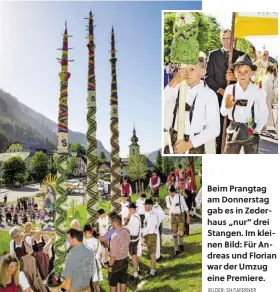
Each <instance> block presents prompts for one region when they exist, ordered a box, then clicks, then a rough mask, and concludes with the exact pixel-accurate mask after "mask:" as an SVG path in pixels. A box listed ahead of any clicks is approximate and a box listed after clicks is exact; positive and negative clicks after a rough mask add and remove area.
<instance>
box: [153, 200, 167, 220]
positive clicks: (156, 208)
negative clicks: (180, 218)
mask: <svg viewBox="0 0 280 292" xmlns="http://www.w3.org/2000/svg"><path fill="white" fill-rule="evenodd" d="M153 211H154V212H155V213H156V214H157V217H158V222H159V224H160V223H161V222H162V221H163V220H164V219H165V218H166V214H165V213H164V211H163V210H162V208H161V206H160V205H159V204H158V203H155V204H154V206H153Z"/></svg>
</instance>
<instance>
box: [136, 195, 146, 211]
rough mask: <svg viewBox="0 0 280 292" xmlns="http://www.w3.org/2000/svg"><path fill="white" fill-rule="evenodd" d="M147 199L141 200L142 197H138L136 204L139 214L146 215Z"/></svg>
mask: <svg viewBox="0 0 280 292" xmlns="http://www.w3.org/2000/svg"><path fill="white" fill-rule="evenodd" d="M144 204H145V200H141V199H138V200H137V201H136V206H137V209H136V210H137V213H138V214H139V215H145V213H146V210H145V205H144Z"/></svg>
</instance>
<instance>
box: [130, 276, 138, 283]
mask: <svg viewBox="0 0 280 292" xmlns="http://www.w3.org/2000/svg"><path fill="white" fill-rule="evenodd" d="M129 280H130V282H138V281H139V277H134V276H131V277H130V279H129Z"/></svg>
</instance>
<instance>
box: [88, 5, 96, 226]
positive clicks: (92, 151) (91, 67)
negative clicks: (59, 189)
mask: <svg viewBox="0 0 280 292" xmlns="http://www.w3.org/2000/svg"><path fill="white" fill-rule="evenodd" d="M87 19H88V21H89V24H88V31H89V34H88V44H87V47H88V51H89V54H88V94H87V108H88V113H87V122H88V129H87V143H88V145H87V193H88V196H89V200H88V201H87V211H88V221H89V223H95V221H96V220H97V219H98V214H97V211H96V209H97V206H96V204H97V203H98V193H97V187H96V185H97V182H98V177H97V156H96V151H97V140H96V118H95V115H96V84H95V64H94V53H95V44H94V36H93V28H94V26H93V15H92V12H91V11H90V13H89V17H88V18H87Z"/></svg>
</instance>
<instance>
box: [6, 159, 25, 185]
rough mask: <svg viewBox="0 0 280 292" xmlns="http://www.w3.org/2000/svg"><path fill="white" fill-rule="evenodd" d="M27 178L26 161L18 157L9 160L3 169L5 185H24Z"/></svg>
mask: <svg viewBox="0 0 280 292" xmlns="http://www.w3.org/2000/svg"><path fill="white" fill-rule="evenodd" d="M25 178H26V164H25V161H24V160H23V159H22V158H21V157H18V156H13V157H11V158H9V159H8V160H7V161H6V162H5V163H4V167H3V179H4V181H5V184H11V185H15V183H16V182H19V183H20V184H22V183H24V181H25Z"/></svg>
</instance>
